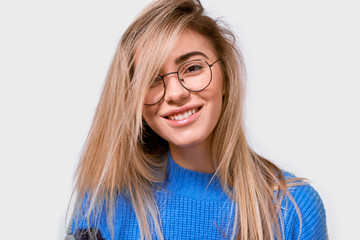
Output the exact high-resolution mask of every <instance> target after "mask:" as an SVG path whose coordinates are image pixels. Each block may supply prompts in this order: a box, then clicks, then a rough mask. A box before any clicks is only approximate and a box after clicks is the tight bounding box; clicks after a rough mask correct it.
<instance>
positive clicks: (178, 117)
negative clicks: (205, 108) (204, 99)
mask: <svg viewBox="0 0 360 240" xmlns="http://www.w3.org/2000/svg"><path fill="white" fill-rule="evenodd" d="M199 110H200V108H194V109H191V110H188V111H186V112H183V113H179V114H174V115H170V116H168V117H167V118H168V119H170V120H172V121H182V120H184V119H186V118H189V117H191V116H192V115H193V114H194V113H196V112H197V111H199Z"/></svg>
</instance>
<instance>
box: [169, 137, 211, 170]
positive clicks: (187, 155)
mask: <svg viewBox="0 0 360 240" xmlns="http://www.w3.org/2000/svg"><path fill="white" fill-rule="evenodd" d="M169 147H170V153H171V157H172V158H173V159H174V161H175V162H176V163H177V164H178V165H179V166H181V167H183V168H186V169H189V170H192V171H197V172H204V173H213V172H214V171H215V169H214V166H213V161H212V156H211V138H210V137H209V138H208V139H206V140H205V141H203V142H201V143H199V144H196V145H193V146H188V147H179V146H176V145H173V144H171V143H169Z"/></svg>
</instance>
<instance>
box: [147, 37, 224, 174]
mask: <svg viewBox="0 0 360 240" xmlns="http://www.w3.org/2000/svg"><path fill="white" fill-rule="evenodd" d="M191 52H201V53H203V54H204V55H205V56H206V57H205V56H203V55H201V54H196V55H194V56H191V57H189V58H186V59H181V61H176V60H179V57H180V56H184V55H185V54H187V53H191ZM193 59H204V60H206V61H207V62H208V63H209V64H212V63H213V62H215V61H216V60H217V59H218V58H217V56H216V52H215V50H214V49H213V47H212V46H211V44H210V42H209V41H208V40H207V39H206V38H205V37H204V36H202V35H200V34H198V33H197V32H194V31H191V30H187V31H185V32H183V33H182V35H180V37H179V39H178V41H177V42H176V44H175V46H174V48H173V49H172V51H171V53H170V55H169V56H168V58H167V59H166V61H165V64H164V65H163V66H162V68H161V72H160V73H159V74H161V75H163V74H166V73H169V72H174V71H177V70H178V68H179V66H180V65H181V64H182V63H184V62H186V61H189V60H193ZM220 66H221V65H220V64H219V62H218V63H216V64H214V65H213V67H212V68H211V69H212V81H211V84H210V85H209V86H208V87H207V88H206V89H204V90H202V91H200V92H191V91H188V90H186V89H185V88H183V87H182V86H181V84H180V83H179V80H178V79H177V76H176V74H171V75H168V76H166V77H165V79H164V81H165V84H166V92H165V96H164V98H163V100H162V101H160V102H159V103H157V104H155V105H151V106H144V108H143V117H144V119H145V121H146V122H147V123H148V125H149V126H150V127H151V128H152V129H153V130H154V131H155V132H156V133H157V134H158V135H159V136H161V137H162V138H164V139H165V140H166V141H168V142H169V147H170V153H171V156H172V158H173V159H174V161H175V162H176V163H177V164H179V165H180V166H182V167H184V168H186V169H189V170H194V171H199V172H208V173H212V172H214V167H213V165H212V157H211V152H210V149H211V139H212V132H213V130H214V128H215V127H216V124H217V123H218V120H219V117H220V113H221V108H222V98H223V76H222V72H221V67H220ZM194 107H195V108H198V107H201V108H200V110H199V111H198V112H197V113H195V114H194V115H193V116H191V117H190V118H189V119H187V120H185V121H184V122H185V123H180V124H178V123H175V124H174V123H173V122H172V121H171V120H169V119H168V118H166V117H167V116H168V114H170V113H174V112H173V111H184V110H188V109H189V108H194Z"/></svg>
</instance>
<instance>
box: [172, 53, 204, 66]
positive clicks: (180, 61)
mask: <svg viewBox="0 0 360 240" xmlns="http://www.w3.org/2000/svg"><path fill="white" fill-rule="evenodd" d="M196 55H200V56H203V57H205V58H206V59H209V57H208V56H206V54H205V53H203V52H199V51H194V52H189V53H185V54H184V55H181V56H180V57H177V58H176V59H175V64H176V65H179V64H180V63H182V62H184V61H186V60H188V59H189V58H191V57H193V56H196Z"/></svg>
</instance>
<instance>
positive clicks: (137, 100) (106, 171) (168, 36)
mask: <svg viewBox="0 0 360 240" xmlns="http://www.w3.org/2000/svg"><path fill="white" fill-rule="evenodd" d="M187 29H190V30H193V31H196V32H198V33H200V34H201V35H203V36H204V37H206V38H207V39H208V40H209V41H210V43H211V44H212V46H213V48H214V50H215V51H216V54H217V57H218V58H219V59H220V63H221V69H222V72H223V76H224V82H225V95H224V100H223V109H222V114H221V117H220V119H219V122H218V124H217V126H216V128H215V129H214V132H213V139H212V141H213V142H212V146H213V147H212V153H213V156H214V159H216V160H217V162H215V163H214V164H215V166H216V172H215V174H216V176H217V177H218V178H219V180H220V182H221V184H222V186H223V189H224V191H225V192H226V193H227V195H228V196H229V198H230V199H231V200H232V201H233V202H234V204H235V220H234V221H235V223H234V225H233V226H234V228H233V231H232V237H231V238H232V239H234V238H235V236H237V238H238V239H243V240H247V239H274V236H277V239H280V238H281V236H282V233H281V226H280V225H281V224H280V223H279V215H280V205H281V201H282V199H283V198H284V196H285V195H288V196H289V197H290V199H292V198H291V195H290V193H289V191H288V189H287V187H288V186H287V185H288V183H287V182H286V181H285V179H284V176H283V174H282V172H281V170H280V169H279V168H278V167H276V166H275V165H274V164H272V163H271V162H270V161H268V160H266V159H265V158H262V157H260V156H259V155H257V154H256V153H255V152H254V151H253V150H251V148H250V146H249V145H248V143H247V140H246V137H245V133H244V124H243V106H244V96H245V68H244V63H243V59H242V56H241V53H240V51H239V50H238V48H237V47H236V42H235V37H234V35H233V34H232V33H231V31H229V30H228V29H227V28H226V27H225V26H224V25H223V24H221V23H220V22H219V21H216V20H213V19H212V18H210V17H208V16H206V15H205V14H204V9H203V7H202V5H201V3H200V1H197V0H158V1H154V2H152V3H151V4H150V5H149V6H148V7H147V8H145V9H144V10H143V12H142V13H141V14H140V15H139V16H138V17H137V19H136V20H135V21H134V22H133V23H132V24H131V25H130V26H129V27H128V29H127V30H126V31H125V33H124V34H123V36H122V38H121V40H120V43H119V45H118V48H117V50H116V53H115V56H114V59H113V61H112V63H111V66H110V68H109V71H108V74H107V78H106V81H105V85H104V87H103V90H102V95H101V97H100V100H99V104H98V106H97V109H96V113H95V116H94V119H93V123H92V126H91V129H90V132H89V135H88V137H87V140H86V143H85V145H84V148H83V150H82V154H81V157H80V162H79V164H78V167H77V170H76V183H75V188H74V190H75V191H76V193H77V198H76V207H75V213H76V214H75V216H76V217H78V218H82V217H86V218H87V221H89V222H90V221H91V222H93V224H95V225H96V224H97V221H98V219H99V215H100V212H101V211H103V210H106V213H107V221H108V225H109V226H110V229H111V230H113V217H114V212H115V211H116V204H115V201H116V199H117V196H118V195H119V194H126V195H127V196H129V198H130V199H131V203H132V206H133V208H134V210H135V213H136V217H137V221H138V224H139V228H140V235H141V239H144V238H146V239H152V236H153V234H154V233H152V232H151V229H156V233H155V234H157V235H158V237H159V238H160V239H163V235H162V233H161V224H160V221H159V217H158V209H157V206H156V202H155V200H154V196H153V194H152V187H153V185H154V183H157V182H162V181H163V180H164V177H165V172H164V169H165V165H166V161H164V159H166V157H165V156H166V153H167V152H168V151H169V149H168V143H167V142H166V141H165V140H163V139H162V138H161V137H159V136H158V135H157V134H156V133H155V132H153V131H152V130H151V129H150V128H149V127H148V126H147V124H146V122H145V121H144V120H143V118H142V108H143V100H144V96H145V94H146V91H147V89H148V86H149V84H150V81H151V80H152V79H153V78H154V76H156V74H157V73H158V72H159V69H160V67H161V66H162V65H163V63H164V60H165V59H166V58H167V56H168V55H169V53H170V51H171V49H172V48H173V46H174V44H175V42H176V40H177V38H178V37H179V36H180V34H181V33H182V32H183V31H185V30H187ZM135 59H136V64H135ZM274 192H277V193H278V194H274ZM84 199H85V200H84ZM294 204H295V205H296V203H295V202H294ZM104 208H105V209H104ZM240 213H241V214H240ZM89 225H90V224H89Z"/></svg>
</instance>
